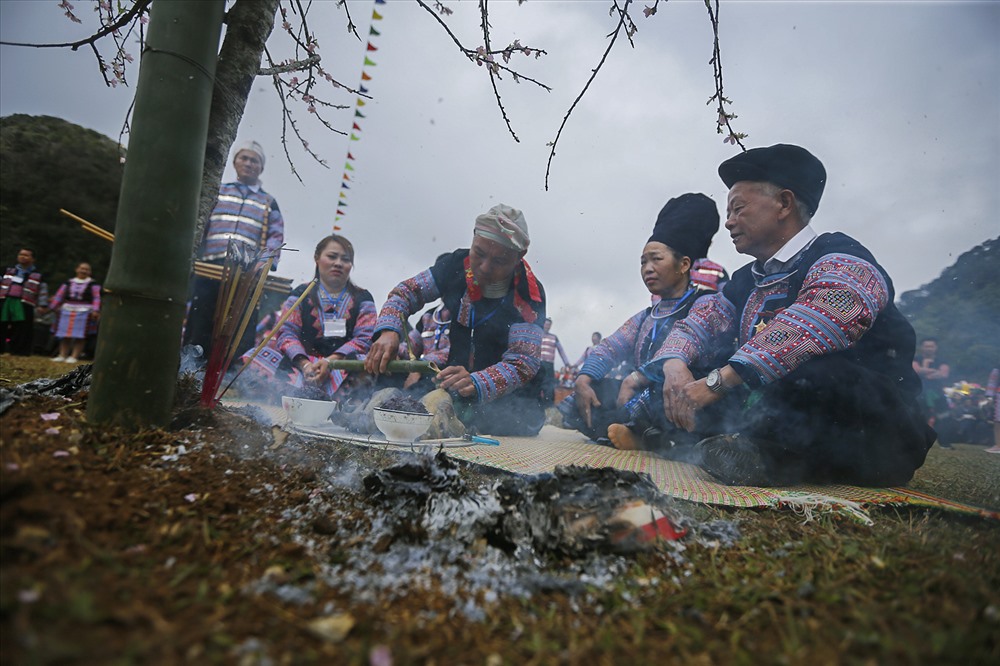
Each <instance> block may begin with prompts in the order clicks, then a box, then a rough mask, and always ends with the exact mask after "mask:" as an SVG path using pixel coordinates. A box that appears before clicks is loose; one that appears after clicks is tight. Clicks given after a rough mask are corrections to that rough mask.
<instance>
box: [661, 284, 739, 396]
mask: <svg viewBox="0 0 1000 666" xmlns="http://www.w3.org/2000/svg"><path fill="white" fill-rule="evenodd" d="M735 325H736V306H735V305H733V303H732V302H731V301H730V300H729V299H728V298H726V297H725V296H723V295H722V294H721V293H716V294H708V295H707V296H702V297H701V298H699V299H698V300H697V301H695V303H694V305H693V306H691V311H690V312H689V313H688V316H687V317H685V318H684V319H681V320H680V321H678V322H677V323H676V324H674V327H673V329H671V331H670V335H668V336H667V339H666V340H664V341H663V344H662V345H661V346H660V349H659V351H657V352H656V354H654V355H653V360H651V361H650V362H649V363H647V364H646V365H645V366H643V368H642V370H643V373H645V374H646V376H647V377H650V378H653V379H654V380H660V381H662V380H663V362H664V361H666V360H667V359H671V358H679V359H681V360H682V361H684V363H685V364H687V365H688V366H691V365H695V364H697V362H698V361H700V360H701V357H702V356H704V355H705V353H706V352H710V351H711V350H713V349H715V348H716V347H718V346H719V345H720V344H721V341H722V340H723V339H725V338H726V337H727V335H728V334H729V333H730V332H731V331H732V330H733V328H734V326H735Z"/></svg>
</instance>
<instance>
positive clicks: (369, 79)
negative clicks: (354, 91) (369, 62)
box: [361, 72, 372, 81]
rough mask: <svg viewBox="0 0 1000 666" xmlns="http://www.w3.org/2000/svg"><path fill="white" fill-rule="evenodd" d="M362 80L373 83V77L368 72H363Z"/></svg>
mask: <svg viewBox="0 0 1000 666" xmlns="http://www.w3.org/2000/svg"><path fill="white" fill-rule="evenodd" d="M361 80H362V81H371V80H372V77H371V75H370V74H368V72H361Z"/></svg>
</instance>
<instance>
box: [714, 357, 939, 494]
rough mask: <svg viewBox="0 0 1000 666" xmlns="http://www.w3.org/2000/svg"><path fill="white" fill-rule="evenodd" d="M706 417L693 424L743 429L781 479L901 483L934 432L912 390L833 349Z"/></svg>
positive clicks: (920, 459)
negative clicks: (909, 392)
mask: <svg viewBox="0 0 1000 666" xmlns="http://www.w3.org/2000/svg"><path fill="white" fill-rule="evenodd" d="M737 403H739V406H738V407H737V406H736V404H737ZM711 416H713V414H712V412H711V411H706V413H705V414H704V415H701V418H700V419H699V429H702V425H704V427H705V428H704V429H705V430H706V431H712V430H714V431H719V430H721V431H724V432H739V433H742V434H744V435H747V436H749V437H750V438H751V439H753V440H754V441H755V442H757V444H758V445H759V446H760V448H761V450H762V453H763V454H764V459H765V463H766V464H767V465H768V467H769V468H770V471H771V472H772V474H773V476H774V477H775V478H776V479H778V480H780V481H781V482H784V483H796V482H800V481H802V482H814V483H848V484H853V485H862V486H892V485H902V484H905V483H907V482H908V481H909V480H910V479H911V478H913V473H914V472H915V471H916V470H917V469H918V468H919V467H920V466H921V465H922V464H923V463H924V459H925V458H926V456H927V451H928V449H930V447H931V445H932V444H933V443H934V440H935V438H936V434H935V432H934V430H933V429H932V428H930V427H929V426H928V425H927V422H926V419H925V417H924V414H923V410H922V409H921V407H920V405H919V404H918V401H917V398H916V396H907V395H905V394H903V393H902V392H901V391H900V390H899V389H898V388H897V387H896V384H895V382H894V381H892V380H891V379H890V378H889V377H887V376H885V375H882V374H879V373H876V372H873V371H872V370H869V369H868V368H866V367H864V366H862V365H859V364H857V363H855V362H853V361H851V360H850V359H847V358H845V357H843V356H840V355H832V356H821V357H818V358H814V359H812V360H810V361H807V362H806V363H804V364H803V365H801V366H799V367H798V368H796V369H795V370H794V371H793V372H791V373H790V374H789V375H788V376H787V377H784V378H782V379H780V380H778V381H776V382H773V383H771V384H768V385H766V386H764V387H762V388H761V389H758V390H756V391H753V392H751V393H749V395H747V396H746V399H745V400H742V401H739V400H736V401H731V402H729V403H728V409H726V410H723V412H722V413H718V412H716V413H715V414H714V416H715V418H710V417H711ZM706 417H709V418H706Z"/></svg>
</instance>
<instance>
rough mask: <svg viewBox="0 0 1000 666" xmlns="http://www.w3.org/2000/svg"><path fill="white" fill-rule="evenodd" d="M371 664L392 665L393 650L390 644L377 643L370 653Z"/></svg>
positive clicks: (369, 662) (378, 665)
mask: <svg viewBox="0 0 1000 666" xmlns="http://www.w3.org/2000/svg"><path fill="white" fill-rule="evenodd" d="M368 664H369V666H392V650H390V649H389V646H388V645H376V646H375V647H373V648H372V649H371V651H370V652H369V653H368Z"/></svg>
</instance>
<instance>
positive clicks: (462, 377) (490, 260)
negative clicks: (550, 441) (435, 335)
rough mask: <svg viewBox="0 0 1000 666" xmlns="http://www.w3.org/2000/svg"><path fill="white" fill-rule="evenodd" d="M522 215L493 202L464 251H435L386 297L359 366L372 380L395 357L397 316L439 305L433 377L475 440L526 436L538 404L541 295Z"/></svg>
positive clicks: (537, 416)
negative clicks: (446, 333)
mask: <svg viewBox="0 0 1000 666" xmlns="http://www.w3.org/2000/svg"><path fill="white" fill-rule="evenodd" d="M529 244H530V237H529V235H528V224H527V222H526V221H525V219H524V215H523V214H522V213H521V211H519V210H517V209H516V208H512V207H510V206H507V205H504V204H498V205H496V206H494V207H492V208H490V210H489V211H487V212H486V213H484V214H482V215H480V216H478V217H477V218H476V222H475V226H474V228H473V234H472V245H471V247H470V248H468V249H459V250H455V251H454V252H451V253H447V254H443V255H441V256H440V257H438V259H437V261H436V262H435V264H434V265H433V266H431V267H430V268H429V269H427V270H425V271H423V272H421V273H419V274H417V275H415V276H413V277H412V278H410V279H408V280H404V281H403V282H400V283H399V284H398V285H396V287H395V288H394V289H393V290H392V291H391V292H389V296H388V298H387V299H386V302H385V305H383V306H382V311H381V313H380V314H379V318H378V321H377V322H376V324H375V334H374V336H373V343H372V348H371V350H370V351H369V353H368V357H367V359H366V360H365V369H366V370H368V371H369V372H371V373H374V374H379V373H382V372H384V371H385V369H386V366H387V364H388V363H389V361H391V360H392V359H394V358H395V357H396V354H397V352H398V349H399V341H400V339H401V338H402V335H403V329H404V326H405V322H406V319H407V318H408V317H409V316H410V315H412V314H414V313H416V312H419V311H420V309H421V308H422V307H423V306H424V305H425V304H427V303H430V302H431V301H434V300H437V299H439V298H440V299H441V300H442V301H443V302H444V305H445V307H446V308H448V310H449V311H450V312H451V313H452V321H451V331H450V335H451V349H450V351H449V354H448V361H447V367H445V368H444V370H442V371H441V372H440V373H439V374H438V375H437V378H436V380H435V381H436V383H437V385H438V387H439V388H442V389H444V390H446V391H448V392H449V393H450V394H451V395H452V397H453V399H454V402H455V410H456V413H457V414H458V417H459V419H460V420H461V421H462V422H463V423H464V424H465V426H466V427H467V428H470V429H473V430H475V431H477V432H481V433H484V434H494V435H535V434H537V433H538V431H539V430H540V429H541V427H542V425H544V423H545V409H544V406H543V405H542V403H541V401H540V399H539V398H540V388H541V385H540V382H541V376H540V374H539V372H538V370H539V368H540V366H541V343H542V323H543V322H544V321H545V291H544V289H543V288H542V285H541V283H540V282H539V281H538V279H537V278H536V277H535V275H534V273H532V271H531V268H530V267H529V266H528V264H527V262H525V261H524V255H525V253H526V252H527V250H528V245H529Z"/></svg>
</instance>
